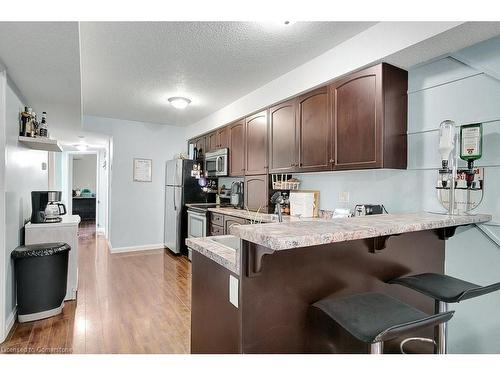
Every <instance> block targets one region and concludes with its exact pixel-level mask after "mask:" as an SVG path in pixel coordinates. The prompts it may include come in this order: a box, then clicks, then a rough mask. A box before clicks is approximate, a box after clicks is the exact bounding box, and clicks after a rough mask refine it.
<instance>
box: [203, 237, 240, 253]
mask: <svg viewBox="0 0 500 375" xmlns="http://www.w3.org/2000/svg"><path fill="white" fill-rule="evenodd" d="M210 240H211V241H214V242H217V243H218V244H221V245H223V246H226V247H229V248H231V249H234V250H239V249H240V243H241V240H240V238H239V237H236V236H220V237H212V238H210Z"/></svg>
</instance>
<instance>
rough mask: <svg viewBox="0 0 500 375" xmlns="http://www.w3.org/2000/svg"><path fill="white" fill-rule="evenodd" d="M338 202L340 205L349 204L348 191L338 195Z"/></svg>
mask: <svg viewBox="0 0 500 375" xmlns="http://www.w3.org/2000/svg"><path fill="white" fill-rule="evenodd" d="M339 202H340V203H349V192H348V191H341V192H340V193H339Z"/></svg>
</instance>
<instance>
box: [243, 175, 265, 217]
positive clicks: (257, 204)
mask: <svg viewBox="0 0 500 375" xmlns="http://www.w3.org/2000/svg"><path fill="white" fill-rule="evenodd" d="M268 183H269V175H268V174H264V175H259V176H245V207H246V208H248V209H249V210H251V211H257V210H259V208H260V212H267V206H268V200H269V196H268V188H269V186H268Z"/></svg>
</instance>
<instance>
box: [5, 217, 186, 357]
mask: <svg viewBox="0 0 500 375" xmlns="http://www.w3.org/2000/svg"><path fill="white" fill-rule="evenodd" d="M77 298H78V299H77V301H67V302H66V303H65V307H64V310H63V313H62V314H60V315H58V316H56V317H52V318H49V319H45V320H41V321H38V322H33V323H24V324H19V323H16V324H15V326H14V327H13V329H12V331H11V333H10V334H9V337H8V338H7V340H6V341H5V342H4V343H3V344H1V345H0V350H1V352H8V351H13V352H23V351H24V352H37V351H43V352H50V353H54V352H60V353H61V352H62V353H66V352H72V353H131V354H133V353H189V351H190V348H189V345H190V324H191V311H190V306H191V263H190V262H189V261H188V260H187V259H186V258H185V257H179V256H175V255H173V254H171V253H170V252H168V251H165V250H163V249H158V250H149V251H138V252H133V253H123V254H110V253H109V249H108V246H107V241H106V240H105V238H104V237H102V236H96V233H95V225H94V226H93V225H92V223H82V224H81V225H80V228H79V281H78V295H77Z"/></svg>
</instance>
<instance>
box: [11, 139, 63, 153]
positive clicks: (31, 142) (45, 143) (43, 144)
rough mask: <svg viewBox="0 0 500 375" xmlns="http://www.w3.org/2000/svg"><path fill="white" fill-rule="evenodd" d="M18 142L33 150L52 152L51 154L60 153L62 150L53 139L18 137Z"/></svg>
mask: <svg viewBox="0 0 500 375" xmlns="http://www.w3.org/2000/svg"><path fill="white" fill-rule="evenodd" d="M18 139H19V142H21V143H22V144H23V145H25V146H27V147H29V148H32V149H34V150H42V151H53V152H62V148H61V146H60V145H59V142H57V141H56V140H55V139H50V138H42V137H39V138H32V137H23V136H19V138H18Z"/></svg>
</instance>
